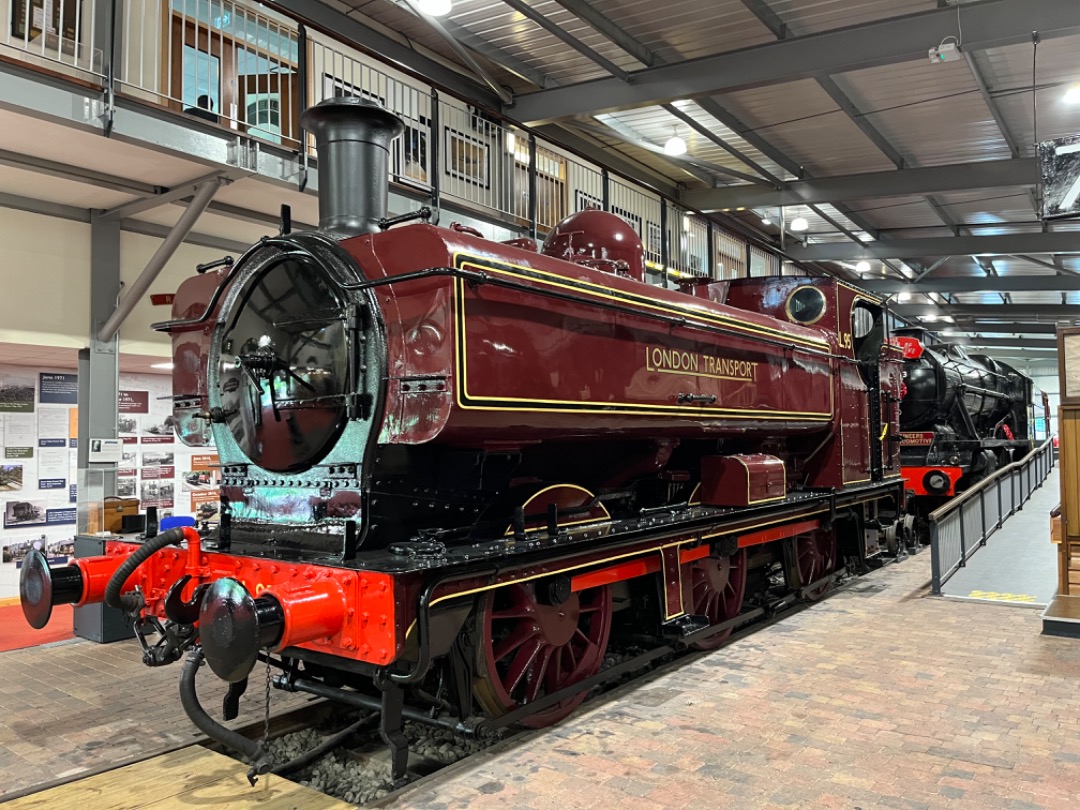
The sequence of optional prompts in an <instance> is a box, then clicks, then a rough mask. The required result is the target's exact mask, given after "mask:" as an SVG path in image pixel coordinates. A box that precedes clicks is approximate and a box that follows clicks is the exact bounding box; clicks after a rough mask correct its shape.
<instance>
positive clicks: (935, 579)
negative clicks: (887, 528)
mask: <svg viewBox="0 0 1080 810" xmlns="http://www.w3.org/2000/svg"><path fill="white" fill-rule="evenodd" d="M916 542H917V541H916ZM930 592H931V593H932V594H934V596H941V543H940V538H939V536H938V524H937V522H936V521H931V523H930Z"/></svg>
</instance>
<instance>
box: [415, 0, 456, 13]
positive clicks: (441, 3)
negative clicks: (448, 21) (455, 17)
mask: <svg viewBox="0 0 1080 810" xmlns="http://www.w3.org/2000/svg"><path fill="white" fill-rule="evenodd" d="M418 5H419V7H420V11H421V12H423V13H424V14H427V15H428V16H429V17H445V16H446V15H447V14H449V13H450V8H451V5H452V0H420V2H419V4H418Z"/></svg>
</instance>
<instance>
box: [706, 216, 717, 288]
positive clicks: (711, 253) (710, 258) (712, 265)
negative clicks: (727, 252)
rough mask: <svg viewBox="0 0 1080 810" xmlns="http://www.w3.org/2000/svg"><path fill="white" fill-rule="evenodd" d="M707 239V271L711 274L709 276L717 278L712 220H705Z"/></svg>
mask: <svg viewBox="0 0 1080 810" xmlns="http://www.w3.org/2000/svg"><path fill="white" fill-rule="evenodd" d="M705 241H706V243H707V247H706V248H705V271H706V272H707V273H708V274H709V278H716V251H715V250H713V226H712V220H711V219H709V220H706V221H705Z"/></svg>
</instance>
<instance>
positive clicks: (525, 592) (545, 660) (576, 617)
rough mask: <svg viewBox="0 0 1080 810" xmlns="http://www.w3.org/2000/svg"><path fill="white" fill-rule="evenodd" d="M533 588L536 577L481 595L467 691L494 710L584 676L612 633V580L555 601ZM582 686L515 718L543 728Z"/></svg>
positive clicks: (562, 713) (572, 705) (574, 702)
mask: <svg viewBox="0 0 1080 810" xmlns="http://www.w3.org/2000/svg"><path fill="white" fill-rule="evenodd" d="M538 589H539V590H540V591H541V592H543V585H539V586H538V585H537V584H536V583H534V582H524V583H515V584H512V585H508V586H506V587H503V588H499V589H497V590H495V591H492V592H490V593H488V594H487V595H486V596H485V597H484V599H483V603H482V605H481V609H480V621H479V631H480V633H479V634H480V641H479V643H478V645H477V647H478V649H477V673H478V678H477V681H476V684H475V688H474V692H475V694H476V698H477V701H478V702H479V703H480V705H481V707H482V708H483V709H484V710H485V711H486V712H488V713H489V714H491V715H492V716H494V717H498V716H501V715H503V714H506V713H507V712H511V711H513V710H514V709H517V708H519V707H521V706H524V705H526V704H529V703H533V702H535V701H537V700H539V699H540V698H542V697H543V696H544V695H548V694H552V693H553V692H557V691H558V690H560V689H564V688H565V687H568V686H572V685H573V684H575V683H577V682H579V681H582V680H584V679H585V678H588V677H591V676H592V675H595V674H596V673H598V672H599V671H600V668H601V666H602V665H603V663H604V653H605V652H606V651H607V644H608V637H609V636H610V634H611V612H612V598H611V588H610V587H609V586H607V585H603V586H600V587H597V588H589V589H587V590H584V591H580V592H578V593H571V594H569V595H568V596H566V598H565V599H564V600H561V601H560V600H559V599H541V598H539V596H538ZM551 590H552V591H554V589H551ZM548 602H558V604H547V603H548ZM585 694H586V693H585V692H579V693H578V694H576V695H572V696H571V697H568V698H565V699H564V700H561V701H559V702H558V703H556V704H555V705H554V706H550V707H548V708H546V709H542V710H541V711H539V712H537V713H536V714H532V715H529V716H528V717H526V718H525V719H524V720H522V721H521V724H522V725H524V726H528V727H530V728H543V727H544V726H549V725H552V724H554V723H557V722H559V721H560V720H562V719H563V718H564V717H566V716H567V715H569V714H570V713H571V712H573V711H574V709H576V708H577V707H578V705H580V703H581V701H583V700H584V699H585Z"/></svg>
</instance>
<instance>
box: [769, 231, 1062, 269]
mask: <svg viewBox="0 0 1080 810" xmlns="http://www.w3.org/2000/svg"><path fill="white" fill-rule="evenodd" d="M1077 252H1080V233H1077V232H1065V233H1061V232H1058V233H1015V234H1005V235H1001V236H947V237H941V238H930V239H892V240H881V241H878V242H871V243H869V244H866V245H857V244H852V243H847V242H828V243H818V244H811V245H803V246H798V247H792V248H791V250H790V251H789V253H791V256H792V258H793V259H796V260H798V261H805V262H827V261H841V262H846V261H858V260H860V259H919V258H923V257H928V256H964V255H975V254H977V253H984V254H987V255H999V254H1006V255H1010V254H1014V253H1077Z"/></svg>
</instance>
